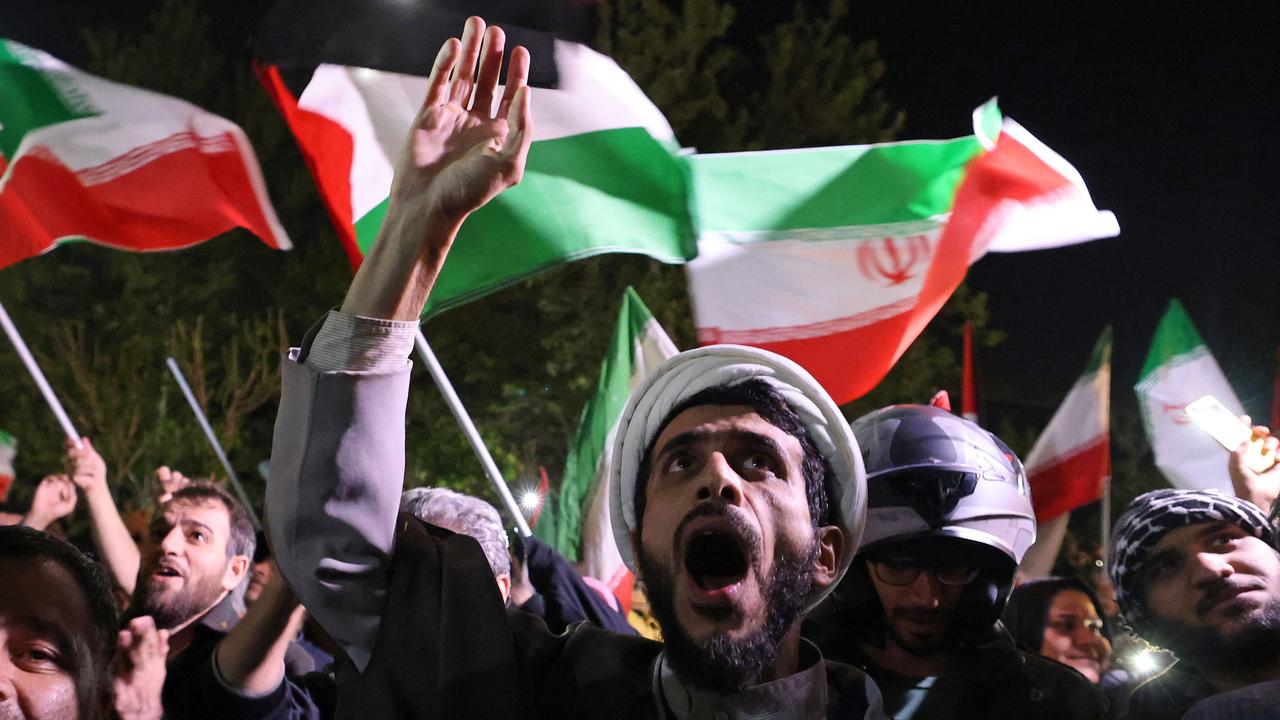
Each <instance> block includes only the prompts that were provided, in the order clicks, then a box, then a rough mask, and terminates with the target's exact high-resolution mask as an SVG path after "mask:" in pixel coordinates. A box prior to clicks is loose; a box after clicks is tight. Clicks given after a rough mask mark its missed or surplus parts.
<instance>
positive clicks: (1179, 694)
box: [1124, 663, 1213, 720]
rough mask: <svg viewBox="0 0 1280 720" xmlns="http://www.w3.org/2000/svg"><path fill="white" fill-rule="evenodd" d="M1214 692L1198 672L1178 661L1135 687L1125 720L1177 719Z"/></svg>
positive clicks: (1130, 697)
mask: <svg viewBox="0 0 1280 720" xmlns="http://www.w3.org/2000/svg"><path fill="white" fill-rule="evenodd" d="M1210 695H1213V688H1211V687H1210V686H1209V682H1208V681H1207V680H1205V679H1204V678H1203V677H1202V676H1201V675H1200V674H1199V673H1197V672H1195V671H1194V670H1193V669H1191V668H1190V667H1188V666H1183V665H1181V664H1180V663H1178V664H1174V666H1173V667H1171V668H1169V669H1168V670H1165V671H1164V672H1162V673H1160V674H1159V675H1157V676H1155V677H1153V678H1151V679H1150V680H1148V681H1146V682H1145V683H1143V684H1141V685H1139V686H1138V687H1137V688H1135V689H1134V691H1133V694H1132V695H1130V696H1129V710H1128V713H1127V714H1126V715H1125V716H1124V717H1125V719H1126V720H1166V718H1167V720H1179V719H1180V718H1181V717H1182V716H1183V715H1185V714H1186V712H1187V711H1188V710H1190V709H1191V706H1192V705H1195V704H1196V703H1198V702H1200V701H1201V700H1203V699H1205V698H1207V697H1209V696H1210Z"/></svg>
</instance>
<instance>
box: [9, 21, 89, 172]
mask: <svg viewBox="0 0 1280 720" xmlns="http://www.w3.org/2000/svg"><path fill="white" fill-rule="evenodd" d="M34 57H35V52H34V51H33V50H31V49H30V48H28V47H27V46H25V45H22V44H20V43H15V42H13V41H12V40H4V39H2V38H0V156H3V157H6V158H12V157H13V156H14V155H15V154H16V153H17V150H18V145H20V144H21V143H22V138H23V137H25V136H26V135H27V133H29V132H31V131H32V130H38V129H40V128H42V127H47V126H49V125H57V124H58V123H61V122H66V121H68V120H75V119H77V118H82V117H91V116H93V115H96V114H97V112H95V111H94V109H93V108H91V107H90V106H89V105H88V101H87V100H86V99H85V98H84V97H82V96H80V95H77V94H76V93H75V91H74V88H72V87H70V86H60V85H59V84H58V83H55V82H54V81H53V80H54V78H53V76H51V75H48V74H46V73H43V72H41V71H40V70H38V69H37V68H34V67H30V66H29V65H28V64H27V61H26V59H28V58H34Z"/></svg>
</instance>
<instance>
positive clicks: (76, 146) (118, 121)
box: [0, 39, 289, 268]
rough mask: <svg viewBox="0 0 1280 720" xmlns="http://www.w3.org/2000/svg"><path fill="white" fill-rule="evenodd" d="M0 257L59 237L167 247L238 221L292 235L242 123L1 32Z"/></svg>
mask: <svg viewBox="0 0 1280 720" xmlns="http://www.w3.org/2000/svg"><path fill="white" fill-rule="evenodd" d="M0 172H3V175H0V268H2V267H5V266H7V265H12V264H13V263H16V262H18V261H20V260H23V259H26V258H29V257H32V256H34V255H38V254H40V253H42V252H45V251H46V250H49V249H51V248H53V247H54V246H55V245H57V244H58V243H61V242H65V241H68V240H90V241H92V242H96V243H100V244H103V245H108V246H111V247H115V248H120V249H124V250H139V251H145V250H172V249H177V248H183V247H187V246H190V245H194V244H196V243H199V242H202V241H204V240H207V239H208V238H211V237H213V236H215V235H219V234H221V233H223V232H225V231H227V230H230V229H231V228H235V227H242V228H245V229H247V230H249V231H250V232H252V233H254V234H255V235H257V236H258V237H259V238H261V239H262V240H263V241H264V242H266V243H267V244H268V245H271V246H272V247H276V248H280V249H286V248H288V247H289V240H288V238H287V237H286V235H285V232H284V228H282V227H281V226H280V223H279V221H278V220H277V219H276V215H275V210H274V209H273V208H272V207H271V202H270V200H268V198H267V193H266V188H265V186H264V185H263V181H262V172H261V170H260V169H259V167H258V161H257V159H256V158H255V157H254V154H253V148H252V147H251V146H250V145H249V140H248V138H246V137H245V134H244V132H243V131H242V130H241V129H240V128H239V127H237V126H236V125H235V124H234V123H232V122H230V121H227V120H224V119H223V118H220V117H218V116H217V115H212V114H210V113H207V112H205V111H203V110H201V109H200V108H198V107H196V106H194V105H191V104H190V103H187V102H184V101H182V100H178V99H176V98H171V97H167V96H164V95H159V94H157V93H153V92H149V91H146V90H142V89H139V88H134V87H129V86H127V85H121V84H119V83H113V82H108V81H106V80H103V79H102V78H98V77H94V76H93V75H89V74H87V73H84V72H81V71H79V70H76V69H75V68H73V67H70V66H68V65H66V64H64V63H62V62H60V61H59V60H57V59H55V58H53V57H51V56H50V55H48V54H47V53H44V52H41V51H39V50H36V49H33V48H30V47H27V46H25V45H21V44H19V43H16V42H13V41H11V40H4V39H0Z"/></svg>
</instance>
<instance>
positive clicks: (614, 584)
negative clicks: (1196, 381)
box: [537, 288, 677, 608]
mask: <svg viewBox="0 0 1280 720" xmlns="http://www.w3.org/2000/svg"><path fill="white" fill-rule="evenodd" d="M676 352H677V351H676V346H675V345H674V344H673V343H672V342H671V339H670V338H669V337H667V333H666V332H665V331H664V330H663V329H662V326H661V325H659V324H658V321H657V320H655V319H654V318H653V316H652V315H651V314H649V310H648V308H646V307H645V306H644V303H643V302H641V301H640V296H639V295H637V294H636V292H635V290H633V289H631V288H627V290H626V293H625V294H624V295H623V299H622V309H621V310H620V311H619V313H618V323H617V325H616V326H615V329H614V332H613V340H612V341H611V342H610V343H609V351H608V354H607V355H605V358H604V363H603V364H602V365H601V366H600V379H599V381H598V382H597V383H596V392H595V395H593V396H592V397H591V399H590V400H588V401H587V405H586V407H585V408H584V409H583V411H582V420H581V422H580V423H579V425H578V431H577V433H576V434H575V436H574V439H573V444H572V445H570V447H569V457H568V459H567V460H566V461H565V466H564V479H563V480H562V481H561V483H560V492H559V495H558V496H557V497H556V503H555V510H554V514H551V513H544V516H543V519H542V522H541V523H540V524H539V525H538V528H537V534H538V536H539V537H541V538H542V539H544V540H546V541H547V542H548V543H549V544H550V545H551V546H552V547H554V548H555V549H556V550H557V551H559V552H560V554H562V555H564V556H565V557H566V558H569V559H570V560H580V561H581V565H580V570H581V571H582V572H583V574H585V575H588V576H590V577H593V578H596V579H598V580H600V581H602V582H603V583H605V584H606V585H607V586H608V587H609V589H610V590H612V591H613V592H614V594H615V595H617V596H618V597H619V598H620V599H621V600H622V604H623V607H627V608H629V607H630V606H631V602H630V595H631V586H632V577H631V573H630V572H629V571H628V570H627V568H626V566H625V565H623V563H622V557H621V556H620V555H619V554H618V548H617V546H616V545H615V543H614V538H613V526H612V524H611V523H610V522H609V481H608V477H609V475H608V473H607V472H606V468H607V467H608V460H609V451H610V449H611V448H612V447H613V442H612V440H613V435H614V432H615V431H616V430H617V427H618V419H619V418H620V417H621V416H622V410H623V408H624V407H625V406H626V404H627V398H628V397H630V396H631V391H632V390H633V389H635V387H636V386H637V385H639V384H640V381H641V380H643V379H644V377H645V375H647V374H648V373H649V372H650V371H651V370H653V368H655V367H656V366H657V365H658V364H659V363H661V362H662V361H663V360H666V359H667V358H669V357H671V356H672V355H675V354H676ZM549 515H550V517H549ZM549 521H550V522H549Z"/></svg>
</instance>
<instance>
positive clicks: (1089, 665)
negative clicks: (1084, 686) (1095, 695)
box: [1063, 658, 1102, 685]
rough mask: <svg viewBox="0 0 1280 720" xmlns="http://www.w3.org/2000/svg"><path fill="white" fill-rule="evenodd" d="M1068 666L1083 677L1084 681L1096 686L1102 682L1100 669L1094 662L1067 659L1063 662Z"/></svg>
mask: <svg viewBox="0 0 1280 720" xmlns="http://www.w3.org/2000/svg"><path fill="white" fill-rule="evenodd" d="M1063 663H1064V664H1065V665H1068V666H1070V667H1072V668H1074V669H1075V670H1076V672H1078V673H1080V674H1081V675H1083V676H1084V677H1085V679H1086V680H1088V681H1089V682H1091V683H1093V684H1094V685H1097V684H1098V682H1099V681H1100V680H1102V668H1101V667H1100V666H1099V664H1098V662H1097V661H1095V660H1086V659H1082V658H1067V659H1065V660H1063Z"/></svg>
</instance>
